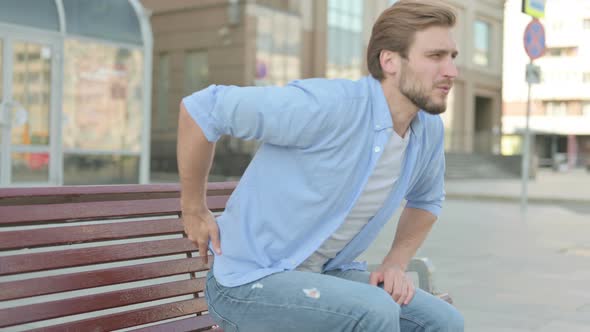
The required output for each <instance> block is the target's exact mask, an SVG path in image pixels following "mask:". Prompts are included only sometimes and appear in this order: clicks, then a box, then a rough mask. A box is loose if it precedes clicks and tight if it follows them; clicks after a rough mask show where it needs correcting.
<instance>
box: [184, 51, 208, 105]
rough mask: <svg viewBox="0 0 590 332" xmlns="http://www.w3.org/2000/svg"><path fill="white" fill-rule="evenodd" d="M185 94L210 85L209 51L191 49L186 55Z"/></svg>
mask: <svg viewBox="0 0 590 332" xmlns="http://www.w3.org/2000/svg"><path fill="white" fill-rule="evenodd" d="M184 69H185V71H184V95H189V94H191V93H193V92H195V91H199V90H202V89H204V88H206V87H207V85H209V61H208V58H207V51H189V52H187V53H186V54H185V57H184Z"/></svg>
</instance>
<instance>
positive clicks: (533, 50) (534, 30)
mask: <svg viewBox="0 0 590 332" xmlns="http://www.w3.org/2000/svg"><path fill="white" fill-rule="evenodd" d="M524 49H525V51H526V54H528V56H529V58H531V61H532V60H535V59H537V58H540V57H542V56H543V54H545V28H543V24H541V22H539V20H538V19H536V18H533V19H532V20H531V21H530V22H529V24H528V25H527V26H526V28H525V29H524Z"/></svg>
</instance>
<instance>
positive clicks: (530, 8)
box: [522, 0, 545, 18]
mask: <svg viewBox="0 0 590 332" xmlns="http://www.w3.org/2000/svg"><path fill="white" fill-rule="evenodd" d="M522 12H523V13H525V14H527V15H530V16H532V17H536V18H543V17H544V16H545V0H522Z"/></svg>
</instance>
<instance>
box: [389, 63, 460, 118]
mask: <svg viewBox="0 0 590 332" xmlns="http://www.w3.org/2000/svg"><path fill="white" fill-rule="evenodd" d="M441 83H448V84H450V83H449V82H447V81H446V80H444V81H441V82H435V84H434V86H436V85H438V84H441ZM399 84H400V92H401V94H402V95H403V96H404V97H406V98H408V99H409V100H410V101H411V102H412V103H413V104H414V105H416V106H417V107H418V108H420V109H421V110H424V111H425V112H427V113H430V114H434V115H436V114H441V113H444V111H445V110H446V109H447V102H446V100H443V102H441V103H436V102H434V101H433V100H432V98H431V97H430V96H429V94H428V91H427V90H426V88H425V87H424V86H423V85H422V83H421V82H420V81H419V80H418V79H417V78H416V75H415V74H414V72H413V71H412V69H410V68H408V66H407V65H406V64H405V63H403V64H402V68H401V71H400V83H399Z"/></svg>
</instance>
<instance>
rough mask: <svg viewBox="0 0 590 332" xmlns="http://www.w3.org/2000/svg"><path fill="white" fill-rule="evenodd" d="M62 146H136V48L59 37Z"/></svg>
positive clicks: (138, 105)
mask: <svg viewBox="0 0 590 332" xmlns="http://www.w3.org/2000/svg"><path fill="white" fill-rule="evenodd" d="M65 55H66V56H65V59H64V60H65V61H64V87H63V89H64V91H63V113H64V124H63V143H64V149H66V151H67V149H82V150H99V151H130V152H140V150H141V146H140V143H141V138H140V136H141V127H142V103H141V87H142V85H141V84H142V79H143V78H142V69H143V68H142V66H143V59H142V55H141V51H140V50H139V49H133V50H130V49H126V48H119V47H116V46H110V45H104V44H99V43H94V42H87V41H80V40H75V39H67V40H66V41H65Z"/></svg>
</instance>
